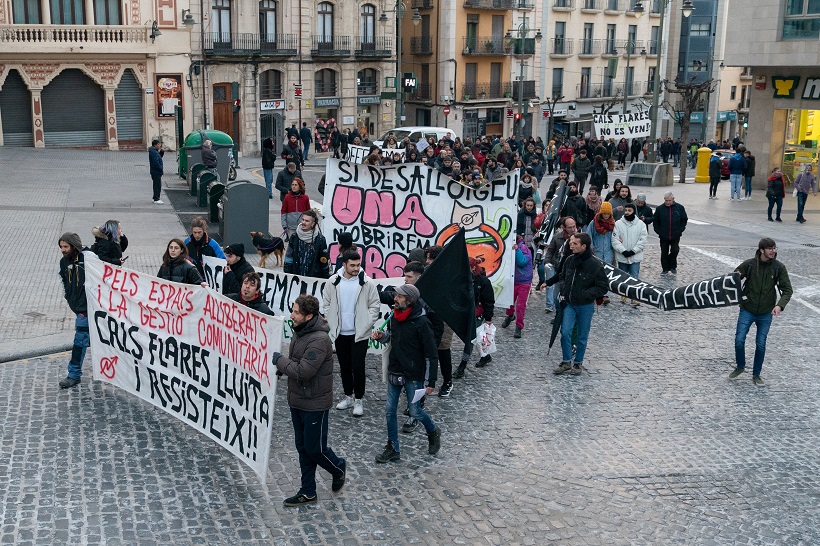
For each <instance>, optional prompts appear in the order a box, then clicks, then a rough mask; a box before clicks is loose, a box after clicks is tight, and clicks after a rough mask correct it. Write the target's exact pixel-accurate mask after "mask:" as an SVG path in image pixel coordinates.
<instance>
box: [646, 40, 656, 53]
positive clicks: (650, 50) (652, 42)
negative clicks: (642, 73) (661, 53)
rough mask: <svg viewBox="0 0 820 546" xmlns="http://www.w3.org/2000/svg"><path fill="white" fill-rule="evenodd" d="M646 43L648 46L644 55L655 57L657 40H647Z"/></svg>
mask: <svg viewBox="0 0 820 546" xmlns="http://www.w3.org/2000/svg"><path fill="white" fill-rule="evenodd" d="M646 43H647V45H648V46H649V47H648V48H647V50H646V54H647V55H650V56H656V55H657V54H658V40H647V42H646Z"/></svg>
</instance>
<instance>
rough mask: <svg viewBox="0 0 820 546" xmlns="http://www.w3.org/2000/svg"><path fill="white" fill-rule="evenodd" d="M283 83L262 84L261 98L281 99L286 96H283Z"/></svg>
mask: <svg viewBox="0 0 820 546" xmlns="http://www.w3.org/2000/svg"><path fill="white" fill-rule="evenodd" d="M282 87H283V86H282V85H281V84H280V85H260V86H259V98H260V99H263V100H264V99H281V98H284V97H283V96H282Z"/></svg>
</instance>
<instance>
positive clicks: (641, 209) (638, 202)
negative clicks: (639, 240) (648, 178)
mask: <svg viewBox="0 0 820 546" xmlns="http://www.w3.org/2000/svg"><path fill="white" fill-rule="evenodd" d="M654 214H655V213H654V211H653V210H652V207H650V206H649V205H647V204H646V194H645V193H639V194H638V196H637V197H635V216H637V217H638V220H640V221H642V222H643V223H644V224H646V228H647V230H648V229H649V226H651V225H652V221H653V218H654Z"/></svg>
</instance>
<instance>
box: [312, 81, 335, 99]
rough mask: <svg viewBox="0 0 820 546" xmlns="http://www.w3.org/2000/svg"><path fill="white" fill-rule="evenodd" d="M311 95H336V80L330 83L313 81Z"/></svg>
mask: <svg viewBox="0 0 820 546" xmlns="http://www.w3.org/2000/svg"><path fill="white" fill-rule="evenodd" d="M313 87H314V89H313V96H314V97H335V96H336V82H332V83H322V82H314V83H313Z"/></svg>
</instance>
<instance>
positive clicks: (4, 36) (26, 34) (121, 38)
mask: <svg viewBox="0 0 820 546" xmlns="http://www.w3.org/2000/svg"><path fill="white" fill-rule="evenodd" d="M150 33H151V27H150V26H147V27H146V26H118V25H110V26H107V25H106V26H104V25H2V26H0V44H3V46H0V49H7V48H8V47H10V46H12V45H17V46H19V47H23V48H25V51H26V52H27V53H68V52H71V51H75V52H76V49H75V48H81V49H82V51H83V53H96V54H105V53H117V54H122V53H142V52H147V51H148V50H149V49H151V50H153V49H154V47H153V44H152V43H151V40H150V38H149V34H150Z"/></svg>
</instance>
